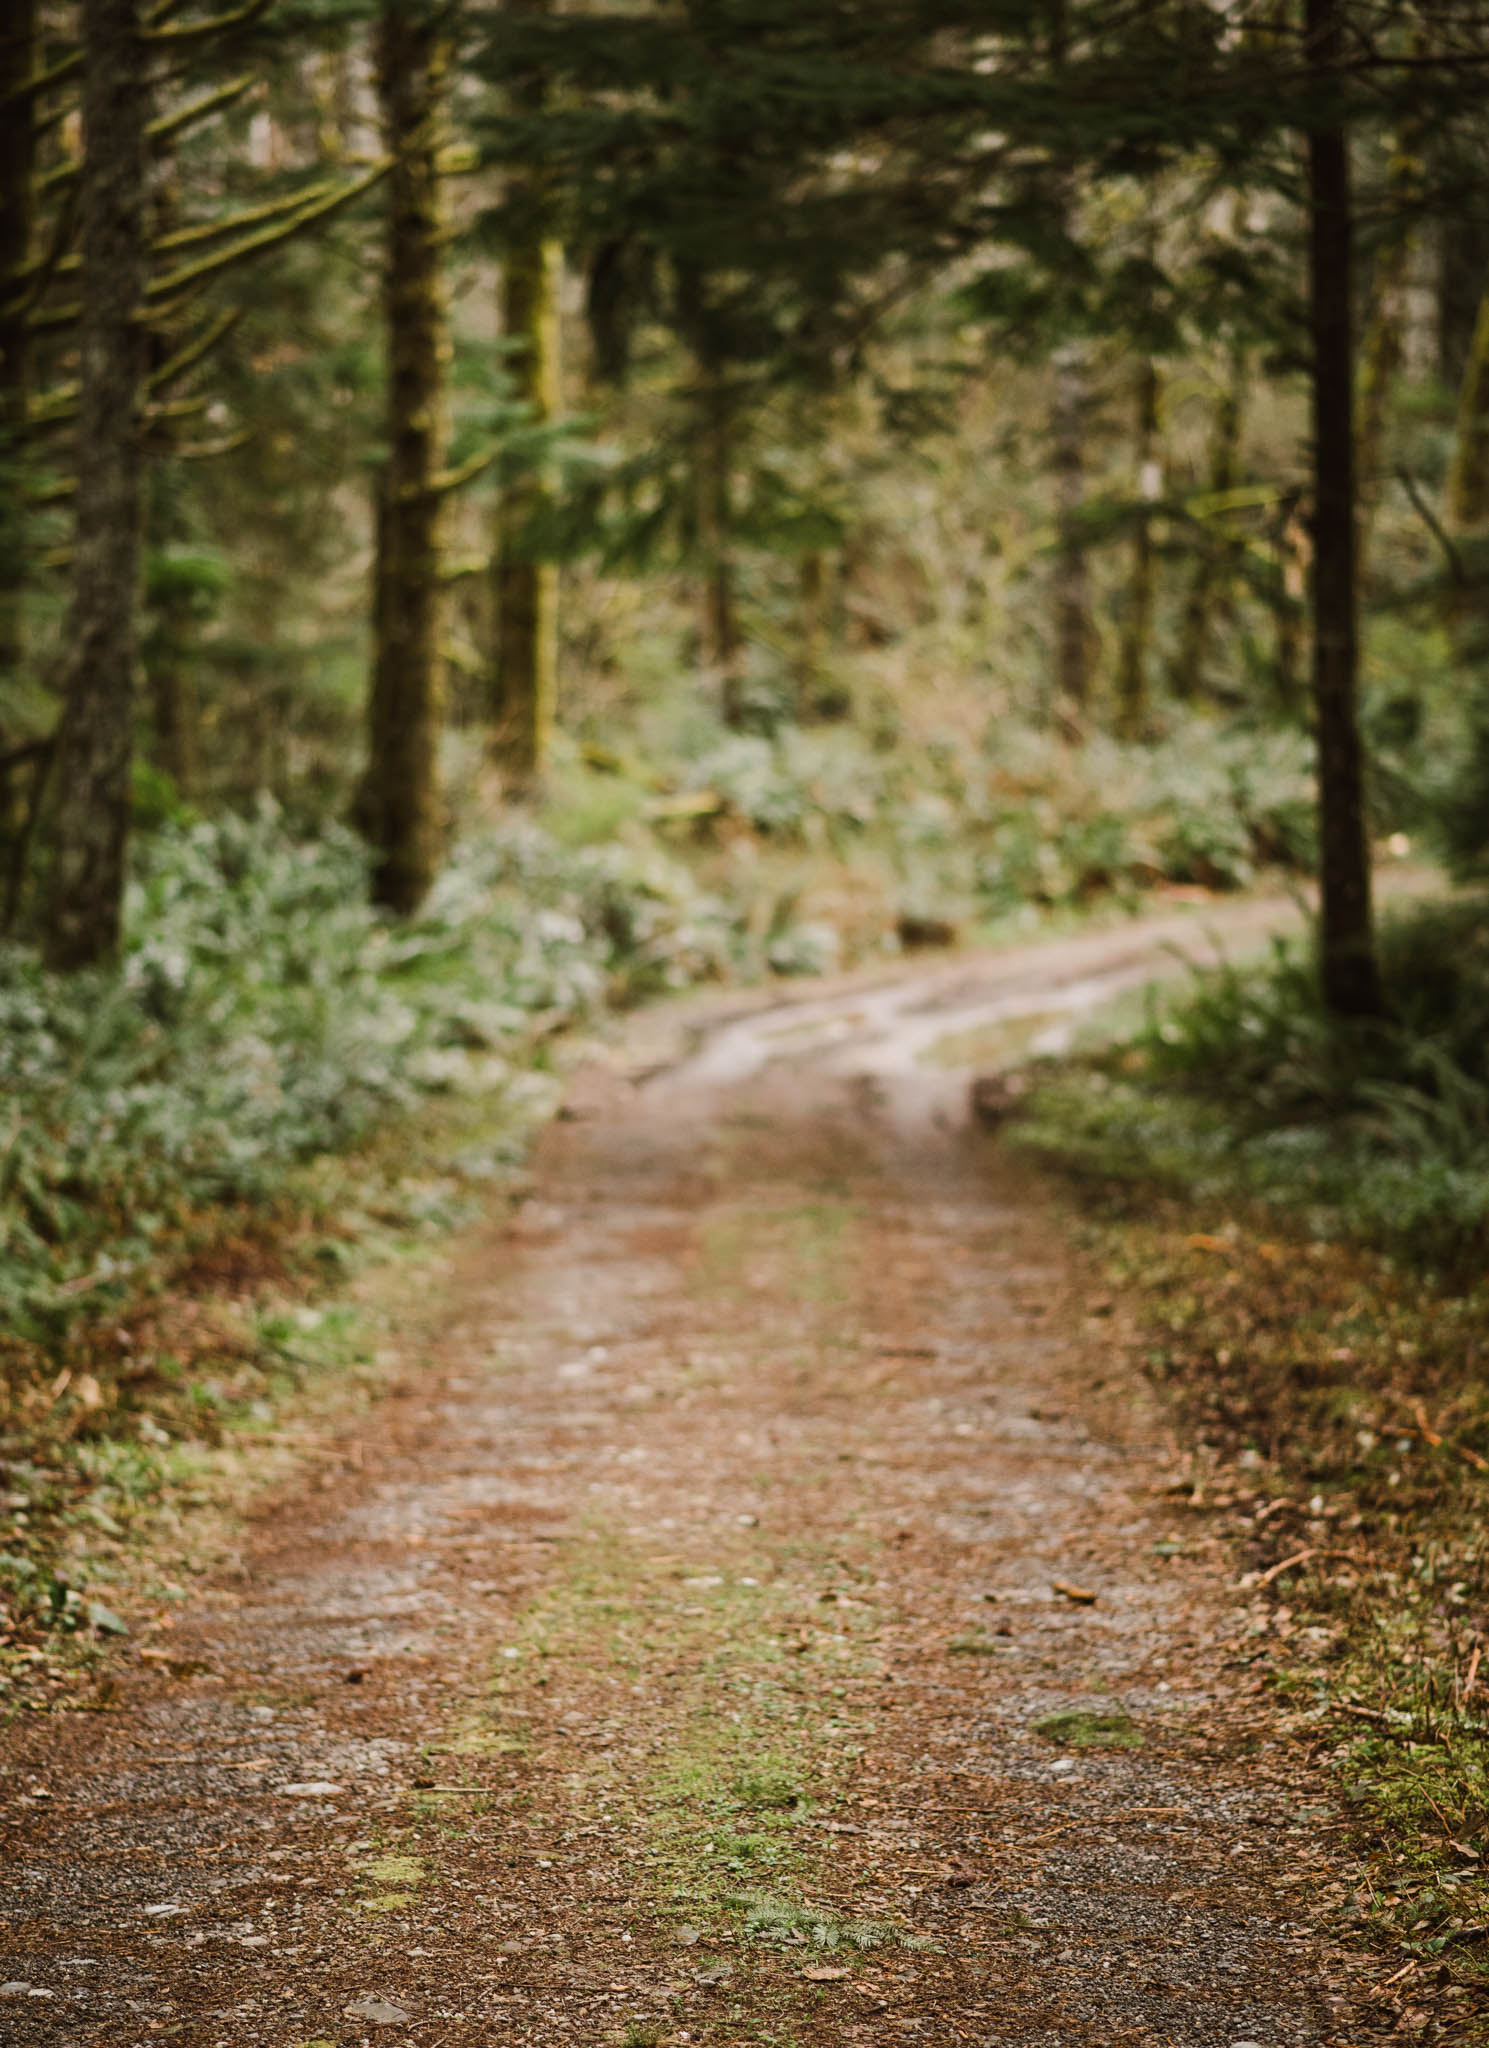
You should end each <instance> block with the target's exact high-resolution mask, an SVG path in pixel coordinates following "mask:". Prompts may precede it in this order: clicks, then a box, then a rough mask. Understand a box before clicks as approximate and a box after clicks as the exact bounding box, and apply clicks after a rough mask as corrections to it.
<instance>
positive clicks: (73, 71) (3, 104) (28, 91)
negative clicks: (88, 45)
mask: <svg viewBox="0 0 1489 2048" xmlns="http://www.w3.org/2000/svg"><path fill="white" fill-rule="evenodd" d="M82 68H83V53H82V51H81V50H72V51H70V52H69V53H68V55H67V56H65V57H59V58H58V59H57V61H56V63H55V64H49V65H48V66H47V68H46V70H45V71H37V72H34V73H33V74H32V76H31V77H30V78H28V79H27V80H26V82H25V84H24V85H13V86H12V87H11V89H10V91H9V92H8V93H6V94H5V96H4V97H3V98H0V113H4V112H5V111H6V110H7V109H8V108H10V107H16V106H20V105H22V104H23V103H24V102H26V101H28V100H35V99H37V98H39V97H40V95H41V94H42V93H44V92H50V91H51V89H52V87H53V86H54V85H61V83H62V82H63V80H64V79H67V78H76V77H77V76H78V74H79V72H81V70H82Z"/></svg>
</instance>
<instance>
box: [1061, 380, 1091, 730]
mask: <svg viewBox="0 0 1489 2048" xmlns="http://www.w3.org/2000/svg"><path fill="white" fill-rule="evenodd" d="M1054 373H1055V395H1054V406H1053V410H1052V414H1051V421H1050V427H1051V434H1050V438H1051V442H1052V450H1051V466H1052V468H1053V470H1054V478H1055V529H1056V544H1055V591H1054V597H1055V695H1056V699H1057V701H1060V702H1063V703H1064V704H1065V705H1067V706H1071V707H1074V708H1075V709H1077V710H1080V709H1082V708H1083V707H1084V706H1085V704H1086V702H1087V700H1088V699H1089V697H1090V694H1091V652H1092V647H1093V643H1094V641H1095V637H1096V629H1095V626H1094V624H1093V623H1092V618H1091V572H1090V567H1089V565H1088V563H1087V560H1086V539H1085V534H1084V532H1083V530H1082V524H1081V513H1082V510H1083V508H1084V505H1085V497H1086V477H1085V426H1086V419H1085V415H1086V366H1085V361H1084V358H1083V356H1082V354H1081V351H1080V349H1079V348H1078V347H1077V346H1075V345H1074V344H1071V345H1069V346H1067V347H1065V348H1062V349H1060V350H1059V351H1058V352H1057V353H1056V356H1055V359H1054Z"/></svg>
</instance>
